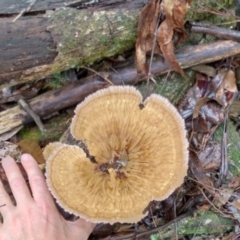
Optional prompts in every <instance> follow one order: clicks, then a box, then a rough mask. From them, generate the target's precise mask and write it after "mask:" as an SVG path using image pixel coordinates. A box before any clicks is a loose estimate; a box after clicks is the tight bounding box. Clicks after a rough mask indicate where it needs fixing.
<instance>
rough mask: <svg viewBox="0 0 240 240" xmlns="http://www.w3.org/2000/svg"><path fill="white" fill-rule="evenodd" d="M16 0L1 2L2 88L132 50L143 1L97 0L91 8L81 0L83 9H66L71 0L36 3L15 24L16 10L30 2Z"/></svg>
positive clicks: (0, 46) (0, 70)
mask: <svg viewBox="0 0 240 240" xmlns="http://www.w3.org/2000/svg"><path fill="white" fill-rule="evenodd" d="M15 2H16V1H15V0H12V1H7V0H4V1H1V3H0V9H1V13H2V15H0V21H1V25H0V31H1V35H0V51H1V55H0V63H1V69H0V90H1V89H2V88H4V87H6V86H11V85H16V84H20V83H26V82H28V81H32V80H37V79H41V78H44V77H46V76H47V75H50V74H53V73H55V72H61V71H63V70H66V69H69V68H73V67H81V66H83V65H86V64H91V63H93V62H95V61H97V60H101V59H103V58H105V57H110V56H113V55H116V54H119V53H121V52H123V51H126V50H128V49H130V48H132V47H133V46H134V43H135V38H136V27H137V19H138V14H139V11H140V9H141V8H142V6H143V3H144V0H132V1H124V0H118V1H113V0H110V1H107V0H105V1H97V2H98V3H96V4H95V5H94V6H92V7H90V6H88V5H87V2H86V1H82V2H85V3H84V4H83V3H81V2H80V3H79V4H80V5H81V6H77V7H80V8H83V7H84V6H85V7H87V8H85V9H80V10H78V9H76V8H73V7H64V6H65V5H64V2H66V3H67V4H70V1H58V3H56V2H53V1H50V0H45V1H37V2H36V4H35V5H34V6H33V9H32V10H31V11H32V12H31V11H30V12H28V13H27V14H25V16H22V17H20V18H19V19H18V20H17V21H16V22H14V23H13V22H12V21H13V19H14V16H13V15H12V14H14V13H17V12H20V11H21V10H22V8H23V7H24V6H25V7H27V5H28V4H27V3H26V1H24V0H21V1H18V2H17V4H15ZM79 4H78V5H79ZM60 6H62V7H64V8H58V9H56V7H60ZM75 7H76V6H75ZM51 9H55V10H54V11H46V10H51ZM3 11H5V13H4V12H3ZM1 16H2V17H1ZM6 16H7V17H6Z"/></svg>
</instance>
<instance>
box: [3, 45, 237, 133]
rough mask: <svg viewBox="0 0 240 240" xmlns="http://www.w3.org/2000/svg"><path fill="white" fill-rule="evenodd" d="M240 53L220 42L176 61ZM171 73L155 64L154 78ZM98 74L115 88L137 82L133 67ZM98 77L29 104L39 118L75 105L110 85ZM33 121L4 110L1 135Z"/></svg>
mask: <svg viewBox="0 0 240 240" xmlns="http://www.w3.org/2000/svg"><path fill="white" fill-rule="evenodd" d="M239 53H240V43H237V42H233V41H219V42H216V43H211V44H206V45H200V46H195V47H190V48H187V49H185V50H182V51H181V53H179V54H177V60H178V61H179V63H180V65H181V66H182V67H183V68H188V67H190V66H194V65H197V64H202V63H209V62H213V61H217V60H220V59H222V58H226V57H230V56H233V55H236V54H239ZM169 70H170V66H169V64H168V63H167V62H161V61H156V62H154V63H153V65H152V74H154V75H156V74H161V73H164V72H167V71H169ZM99 75H100V76H104V78H108V80H109V81H111V82H112V84H114V85H124V84H125V85H132V84H135V83H137V82H138V79H137V72H136V69H135V67H134V65H133V66H132V67H128V68H124V69H122V70H119V71H118V72H117V73H115V72H100V73H99ZM99 75H92V76H89V77H87V78H86V79H85V80H84V81H81V82H75V83H72V84H69V85H67V86H64V87H61V88H59V89H56V90H52V91H49V92H47V93H45V94H42V95H40V96H38V97H36V98H34V99H32V100H31V101H29V105H30V107H31V108H32V109H33V111H34V112H35V113H36V114H38V115H39V116H40V117H43V116H46V115H48V114H50V113H52V112H54V111H58V110H60V109H63V108H66V107H69V106H72V105H75V104H77V103H79V102H80V101H82V100H83V99H84V98H85V97H86V96H87V95H89V94H90V93H92V92H94V91H96V90H98V89H100V88H104V87H107V86H109V82H107V81H105V80H104V78H102V77H100V76H99ZM173 88H175V89H172V91H173V92H174V91H175V93H174V94H175V95H178V91H177V89H178V88H179V85H178V84H176V85H175V86H173ZM174 94H173V95H174ZM178 99H179V97H178ZM171 100H173V99H171ZM31 121H32V118H31V117H30V116H29V115H28V114H27V113H26V112H25V111H24V110H23V109H22V108H21V107H19V106H16V107H13V108H10V109H8V110H5V111H2V112H1V113H0V134H2V133H5V132H8V131H10V130H12V129H14V128H15V127H18V126H20V125H22V124H26V123H29V122H31Z"/></svg>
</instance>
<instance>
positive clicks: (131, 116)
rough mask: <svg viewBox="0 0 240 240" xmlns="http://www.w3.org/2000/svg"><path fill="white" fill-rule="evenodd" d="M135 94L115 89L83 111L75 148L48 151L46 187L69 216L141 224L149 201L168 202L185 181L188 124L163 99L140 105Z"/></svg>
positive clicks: (76, 121) (91, 99)
mask: <svg viewBox="0 0 240 240" xmlns="http://www.w3.org/2000/svg"><path fill="white" fill-rule="evenodd" d="M141 103H142V96H141V94H140V92H139V91H138V90H136V89H135V88H134V87H130V86H112V87H109V88H107V89H103V90H99V91H97V92H96V93H94V94H92V95H90V96H88V97H87V98H86V99H85V100H84V101H83V102H82V103H80V104H79V105H78V106H77V108H76V110H75V116H74V118H73V120H72V124H71V134H72V135H73V137H74V138H76V139H77V140H82V141H84V143H85V144H86V146H87V148H88V151H89V153H90V155H91V156H94V157H95V160H96V162H97V163H93V162H91V161H90V160H89V158H87V156H86V154H85V153H84V151H83V150H82V149H81V148H79V147H77V146H70V145H67V144H61V143H52V144H49V145H48V146H47V147H46V149H45V150H44V156H45V157H46V158H47V165H46V176H47V184H48V187H49V189H50V190H51V192H52V194H53V196H54V197H55V198H56V199H57V202H58V203H59V204H60V205H61V206H62V207H63V208H64V209H66V210H67V211H68V212H70V213H74V214H75V215H78V216H80V217H83V218H85V219H87V220H89V221H92V222H108V223H114V222H129V223H130V222H137V221H139V220H140V219H141V218H143V217H144V216H145V215H146V214H143V211H144V209H145V208H146V207H147V205H148V204H149V202H150V201H151V200H163V199H166V198H167V197H168V196H169V195H170V194H171V193H173V191H174V190H175V189H176V188H177V187H179V186H180V185H181V184H182V183H183V181H184V177H185V176H186V174H187V166H188V150H187V148H188V141H187V139H186V131H185V126H184V121H183V119H182V118H181V116H180V114H179V113H178V112H177V110H176V108H175V107H174V106H173V105H172V104H171V103H170V102H169V101H168V100H167V99H166V98H164V97H162V96H160V95H157V94H152V95H151V96H149V97H148V98H147V99H146V100H145V101H144V102H143V103H142V104H143V105H144V107H143V108H140V107H139V105H140V104H141Z"/></svg>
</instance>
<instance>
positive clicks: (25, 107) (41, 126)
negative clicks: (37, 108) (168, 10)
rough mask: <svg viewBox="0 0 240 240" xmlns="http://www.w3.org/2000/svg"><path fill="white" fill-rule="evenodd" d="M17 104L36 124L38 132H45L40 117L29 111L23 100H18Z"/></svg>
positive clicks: (29, 108)
mask: <svg viewBox="0 0 240 240" xmlns="http://www.w3.org/2000/svg"><path fill="white" fill-rule="evenodd" d="M18 104H19V105H20V106H21V107H23V109H24V110H25V111H26V112H27V113H28V114H29V115H30V116H31V117H32V118H33V120H34V122H35V123H36V124H37V126H38V127H39V129H40V131H41V132H42V133H44V132H46V129H45V128H44V126H43V123H42V121H41V119H40V117H39V116H38V115H37V114H36V113H35V112H34V111H33V110H32V109H31V107H30V106H29V104H28V103H27V102H26V101H25V100H23V99H19V100H18Z"/></svg>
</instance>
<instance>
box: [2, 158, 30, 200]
mask: <svg viewBox="0 0 240 240" xmlns="http://www.w3.org/2000/svg"><path fill="white" fill-rule="evenodd" d="M2 166H3V168H4V170H5V172H6V175H7V178H8V182H9V185H10V187H11V190H12V193H13V196H14V197H15V200H16V202H17V205H20V204H27V202H28V201H31V199H32V197H31V194H30V192H29V190H28V187H27V184H26V182H25V180H24V178H23V176H22V174H21V171H20V169H19V167H18V166H17V164H16V162H15V161H14V159H13V158H11V157H10V156H8V157H6V158H4V159H3V160H2Z"/></svg>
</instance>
